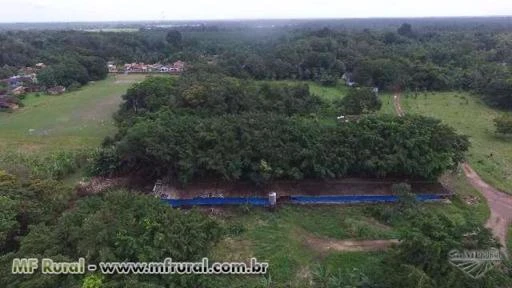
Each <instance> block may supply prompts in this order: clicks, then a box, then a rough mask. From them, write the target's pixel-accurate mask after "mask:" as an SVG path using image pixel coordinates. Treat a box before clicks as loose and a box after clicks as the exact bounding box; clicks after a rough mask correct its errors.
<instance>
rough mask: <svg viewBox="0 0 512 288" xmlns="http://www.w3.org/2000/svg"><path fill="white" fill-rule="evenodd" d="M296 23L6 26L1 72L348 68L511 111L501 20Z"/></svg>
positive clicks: (373, 82) (298, 74) (55, 77)
mask: <svg viewBox="0 0 512 288" xmlns="http://www.w3.org/2000/svg"><path fill="white" fill-rule="evenodd" d="M468 25H469V24H468ZM471 25H473V24H471ZM298 27H301V28H297V29H290V28H285V27H282V28H276V29H268V30H266V29H260V30H258V31H257V33H256V32H255V31H253V30H250V28H242V27H236V29H235V28H231V30H230V29H227V30H226V29H222V30H219V29H195V30H194V29H184V30H183V32H179V31H176V30H172V31H168V30H165V29H154V30H149V29H142V30H140V31H138V32H124V33H123V32H119V33H104V32H102V33H88V32H80V31H44V32H42V31H37V32H35V31H19V32H12V31H10V32H2V33H0V67H3V68H0V75H2V74H8V73H10V71H11V70H12V67H17V68H19V67H22V66H32V65H34V64H35V63H37V62H44V63H49V64H51V65H61V64H62V65H63V66H55V67H53V69H49V70H48V71H46V73H47V74H50V75H44V74H43V79H44V80H43V81H45V82H47V83H60V84H65V85H66V84H69V83H71V82H76V83H82V82H85V79H86V78H87V77H86V76H85V74H86V73H85V71H84V68H85V69H86V70H87V74H89V78H90V80H94V79H101V78H102V77H104V76H103V73H104V70H103V69H100V67H104V65H100V63H99V60H98V59H97V58H95V57H98V58H101V59H103V60H114V61H118V62H119V63H126V62H133V61H140V62H146V63H155V62H168V61H173V60H176V59H181V60H185V61H187V62H190V63H192V64H194V65H197V64H200V63H203V64H205V63H210V64H214V65H216V66H217V67H218V68H219V69H221V70H223V71H224V72H225V73H227V74H228V75H231V76H234V77H237V78H250V79H258V80H271V79H300V80H313V81H317V82H319V83H322V84H324V85H334V84H336V83H337V82H338V81H339V80H340V78H341V77H342V75H344V74H345V76H346V78H347V79H348V80H349V81H354V82H357V83H358V84H359V85H362V86H369V87H373V86H377V87H379V88H380V89H388V90H391V89H402V90H403V89H409V90H412V91H416V90H449V89H464V90H470V91H475V92H477V93H480V94H482V95H484V96H485V97H484V99H485V100H486V102H487V103H489V104H490V105H493V106H496V107H502V108H507V109H510V108H511V106H510V103H512V101H510V99H511V98H510V97H512V96H510V95H512V93H510V92H511V91H512V88H511V87H512V84H511V83H512V80H511V79H512V72H511V69H510V63H512V53H511V52H510V51H512V35H511V34H510V33H509V32H507V31H506V30H503V29H501V28H500V27H499V26H489V27H486V26H485V25H482V26H481V27H479V28H476V29H468V28H469V27H467V26H464V25H461V26H447V25H446V24H445V23H442V22H440V24H439V25H438V26H436V25H432V26H421V27H418V28H415V27H413V26H411V25H407V24H405V25H402V26H401V27H399V28H398V29H396V30H394V31H393V30H390V29H389V26H386V28H385V29H384V28H383V29H380V30H378V29H375V30H370V29H364V30H357V29H328V28H324V29H321V30H311V29H306V28H304V27H303V26H298ZM203 28H204V27H203ZM470 28H474V26H471V27H470ZM249 32H251V33H249ZM76 64H80V65H76ZM101 64H104V63H103V62H102V63H101ZM78 66H83V67H78ZM66 69H68V70H66ZM59 71H67V72H66V73H64V72H59ZM68 72H69V73H68ZM70 75H76V76H70ZM70 77H74V78H70Z"/></svg>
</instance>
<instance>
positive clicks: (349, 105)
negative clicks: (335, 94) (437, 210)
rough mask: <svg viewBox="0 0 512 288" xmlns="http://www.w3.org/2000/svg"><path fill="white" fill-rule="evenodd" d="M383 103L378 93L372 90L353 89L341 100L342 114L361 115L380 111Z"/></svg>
mask: <svg viewBox="0 0 512 288" xmlns="http://www.w3.org/2000/svg"><path fill="white" fill-rule="evenodd" d="M381 106H382V102H381V101H380V99H379V97H378V96H377V92H374V91H372V89H370V88H362V89H351V90H349V92H348V94H347V95H346V96H345V97H343V99H342V100H341V112H342V113H344V114H345V115H360V114H366V113H369V112H373V111H378V110H380V107H381Z"/></svg>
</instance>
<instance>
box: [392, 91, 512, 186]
mask: <svg viewBox="0 0 512 288" xmlns="http://www.w3.org/2000/svg"><path fill="white" fill-rule="evenodd" d="M386 97H389V99H390V96H386ZM386 97H384V98H383V99H384V100H383V104H384V105H383V106H386V107H385V108H384V111H388V110H390V109H393V104H392V101H391V102H390V104H389V105H388V104H387V102H386ZM401 103H402V108H403V109H404V111H405V113H417V114H422V115H425V116H431V117H435V118H438V119H441V120H442V121H443V122H444V123H446V124H448V125H450V126H452V127H454V128H455V129H457V130H458V131H459V132H460V133H463V134H466V135H468V136H470V141H471V148H470V150H469V153H468V161H469V163H470V164H471V166H472V167H473V168H474V169H475V170H476V171H477V172H478V174H480V176H481V177H482V178H483V179H484V180H485V181H486V182H488V183H489V184H491V185H493V186H495V187H497V188H498V189H501V190H503V191H506V192H508V193H512V138H510V137H502V136H499V135H496V134H495V133H494V131H495V127H494V122H493V119H494V118H496V117H497V116H498V115H500V114H501V113H505V112H500V111H496V110H493V109H491V108H489V107H488V106H486V105H485V104H483V103H481V101H480V100H479V99H478V98H477V97H476V96H472V95H470V94H468V93H463V92H460V93H458V92H446V93H427V94H423V93H420V94H419V95H418V96H417V97H413V96H411V95H407V94H404V95H402V98H401ZM390 111H392V110H390Z"/></svg>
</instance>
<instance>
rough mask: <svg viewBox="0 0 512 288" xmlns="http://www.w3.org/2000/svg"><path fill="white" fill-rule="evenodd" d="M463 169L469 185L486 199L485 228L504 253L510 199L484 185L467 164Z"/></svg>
mask: <svg viewBox="0 0 512 288" xmlns="http://www.w3.org/2000/svg"><path fill="white" fill-rule="evenodd" d="M463 168H464V174H465V175H466V178H468V181H469V183H471V185H472V186H473V187H475V188H476V189H477V190H478V191H480V193H482V195H484V197H485V198H486V199H487V204H488V205H489V208H490V209H491V217H489V219H488V220H487V223H486V225H485V226H486V227H487V228H489V229H491V230H492V232H493V234H494V236H496V237H497V238H498V239H499V240H500V243H501V245H503V247H504V249H503V252H505V253H506V247H507V241H506V240H507V231H508V226H509V225H510V224H512V197H511V196H510V195H507V194H505V193H503V192H501V191H499V190H498V189H496V188H494V187H492V186H490V185H489V184H487V183H485V182H484V181H483V180H482V179H481V178H480V176H478V174H477V173H476V172H475V171H474V170H473V168H471V166H469V164H468V163H464V164H463Z"/></svg>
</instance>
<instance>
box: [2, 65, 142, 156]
mask: <svg viewBox="0 0 512 288" xmlns="http://www.w3.org/2000/svg"><path fill="white" fill-rule="evenodd" d="M143 79H144V76H141V75H129V76H121V75H120V76H116V77H110V78H108V79H107V80H104V81H98V82H95V83H91V84H89V85H87V86H85V87H83V88H81V89H80V90H78V91H74V92H70V93H66V94H63V95H60V96H47V95H39V94H37V93H32V94H29V95H28V96H27V97H26V98H25V99H24V100H23V103H24V105H25V106H24V107H23V108H22V109H20V110H18V111H15V112H13V113H0V135H2V138H0V150H2V151H5V150H17V151H20V152H37V151H41V152H43V151H52V150H53V151H55V150H68V149H81V148H93V147H96V146H97V145H99V144H100V143H101V141H102V140H103V138H104V137H105V136H107V135H111V134H112V133H114V132H115V126H114V123H113V122H114V120H113V119H112V114H113V113H114V112H115V111H116V110H117V109H118V107H119V104H120V103H121V95H122V94H123V93H125V92H126V90H127V89H128V88H129V87H130V86H131V85H133V83H135V82H138V81H140V80H143ZM31 129H32V130H31Z"/></svg>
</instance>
